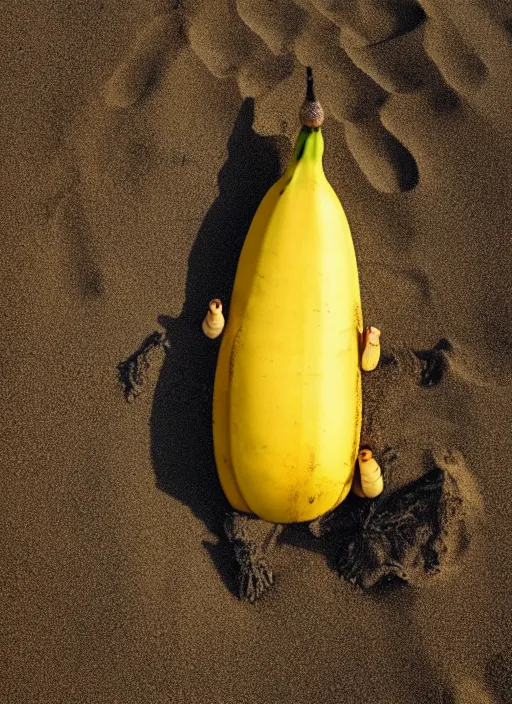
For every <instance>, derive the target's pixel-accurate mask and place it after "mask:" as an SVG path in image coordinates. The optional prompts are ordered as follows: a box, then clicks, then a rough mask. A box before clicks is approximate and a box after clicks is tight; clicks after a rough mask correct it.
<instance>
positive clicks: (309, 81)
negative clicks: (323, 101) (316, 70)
mask: <svg viewBox="0 0 512 704" xmlns="http://www.w3.org/2000/svg"><path fill="white" fill-rule="evenodd" d="M299 117H300V121H301V123H302V125H303V126H304V127H309V128H311V129H313V128H318V127H320V125H321V124H322V123H323V121H324V111H323V108H322V106H321V105H320V103H319V102H318V101H317V100H316V99H315V93H314V90H313V70H312V68H311V66H307V67H306V100H305V101H304V102H303V103H302V107H301V109H300V112H299Z"/></svg>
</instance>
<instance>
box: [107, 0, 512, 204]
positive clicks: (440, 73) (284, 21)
mask: <svg viewBox="0 0 512 704" xmlns="http://www.w3.org/2000/svg"><path fill="white" fill-rule="evenodd" d="M181 5H182V3H180V2H178V1H177V0H175V1H174V2H173V3H170V4H169V5H167V12H165V13H161V14H157V15H156V16H155V17H154V18H153V19H152V20H151V21H150V22H149V23H148V25H147V26H146V27H145V28H144V29H143V30H142V32H141V34H140V35H139V36H138V37H137V38H136V39H135V42H134V44H133V46H132V48H131V50H130V51H129V54H128V56H127V57H126V58H125V60H124V61H123V62H122V63H121V65H120V66H118V68H117V69H116V70H115V71H114V73H113V75H112V77H111V78H110V80H109V81H108V83H107V86H106V89H105V101H106V102H107V104H108V105H109V106H111V107H114V108H129V107H131V106H133V105H135V104H136V103H138V102H140V101H141V100H143V99H144V98H145V97H147V96H148V95H149V94H150V93H151V91H152V90H153V89H154V88H155V87H156V86H157V85H158V82H159V79H160V77H161V76H162V73H163V72H164V71H165V67H166V65H168V63H169V62H170V61H171V60H172V57H173V55H175V54H177V53H178V52H179V51H180V50H181V49H182V48H183V47H184V46H185V45H188V47H189V48H190V49H191V50H192V51H193V52H194V54H195V55H196V56H197V57H198V58H199V60H200V61H201V62H202V63H203V65H204V66H205V67H206V68H207V69H208V71H209V72H210V73H211V74H213V76H214V77H215V78H217V79H232V80H235V81H236V82H237V84H238V88H239V90H240V93H241V94H242V96H243V97H254V98H256V114H255V127H256V129H257V130H258V131H261V132H262V133H265V134H267V135H269V134H271V133H272V134H278V133H279V134H286V136H288V137H292V133H293V130H294V127H295V124H296V119H294V118H295V116H294V114H291V113H290V115H288V114H284V113H282V114H281V115H280V116H279V117H278V116H277V115H276V112H277V111H276V110H275V105H276V104H280V105H283V106H294V105H296V102H297V94H300V92H301V90H302V89H303V83H304V80H303V79H304V76H303V67H304V66H305V65H308V64H311V65H313V66H314V69H315V74H316V80H317V85H318V87H319V92H320V93H321V95H322V103H323V104H324V107H325V108H326V112H327V114H330V115H331V116H332V117H334V118H335V119H336V120H338V121H339V122H342V123H343V125H344V129H345V135H346V140H347V145H348V148H349V149H350V151H351V153H352V155H353V157H354V159H355V160H356V162H357V163H358V165H359V167H360V168H361V170H362V171H363V173H364V174H365V176H366V177H367V178H368V180H369V181H370V183H371V184H372V185H373V186H374V187H375V188H376V189H377V190H380V191H383V192H386V193H392V192H404V191H409V190H411V189H412V188H414V187H415V186H416V185H417V183H418V181H419V173H418V167H417V164H416V160H415V158H414V155H413V154H411V153H410V151H409V150H408V149H407V148H406V146H405V145H404V144H402V143H401V142H400V140H399V139H398V138H397V137H396V136H395V135H394V134H393V133H392V131H393V130H392V128H391V127H389V126H388V128H386V126H385V125H384V124H383V122H385V120H383V117H382V115H383V110H382V108H383V106H384V103H386V111H389V108H390V106H391V107H392V106H393V105H394V103H395V101H396V105H397V106H398V109H400V108H401V106H402V105H403V104H404V103H403V100H404V98H407V97H409V99H410V100H411V101H416V103H418V104H417V106H416V110H415V114H419V115H421V114H422V113H425V114H427V113H428V114H430V115H431V116H433V117H434V120H435V118H436V116H438V117H439V118H441V113H443V114H444V117H443V119H444V118H446V116H447V114H449V113H451V112H456V111H457V109H458V108H459V107H460V106H461V105H462V104H466V106H470V107H471V108H472V109H473V110H474V111H475V112H477V113H478V114H479V115H480V116H481V117H482V118H483V119H484V120H486V121H488V122H489V123H490V124H491V125H492V126H493V127H494V128H496V129H497V130H500V131H501V132H502V133H503V134H505V135H507V136H508V135H512V121H511V120H510V115H511V114H512V110H511V109H510V108H512V94H511V93H510V91H509V90H508V86H509V85H510V82H511V79H512V52H511V47H510V34H511V31H512V20H511V18H510V10H508V11H507V2H506V0H500V1H499V2H494V3H493V4H492V8H491V5H490V3H489V4H488V6H485V5H484V4H483V3H480V2H474V1H471V2H460V1H459V0H457V2H453V3H450V5H449V6H448V5H447V4H446V3H444V2H441V0H420V2H417V1H416V0H343V1H341V0H281V2H280V3H279V8H278V9H276V8H277V6H276V4H275V3H269V2H266V1H265V0H236V3H232V2H229V0H219V2H217V3H212V2H210V1H209V0H196V1H195V2H193V3H190V4H189V3H187V4H186V7H181ZM183 5H185V4H184V3H183ZM233 6H235V7H236V13H234V12H233ZM507 12H508V14H507ZM280 98H283V100H280ZM287 109H288V108H286V107H284V110H285V111H286V110H287ZM434 124H435V123H434Z"/></svg>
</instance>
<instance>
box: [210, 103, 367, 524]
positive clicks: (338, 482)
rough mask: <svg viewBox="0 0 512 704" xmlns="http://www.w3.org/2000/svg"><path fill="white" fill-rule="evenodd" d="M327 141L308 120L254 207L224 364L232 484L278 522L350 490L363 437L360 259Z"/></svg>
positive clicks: (224, 466)
mask: <svg viewBox="0 0 512 704" xmlns="http://www.w3.org/2000/svg"><path fill="white" fill-rule="evenodd" d="M312 97H313V96H312V91H311V90H310V93H309V98H310V100H311V98H312ZM316 105H318V104H316ZM323 149H324V142H323V137H322V131H321V129H320V127H306V126H304V127H303V128H302V130H301V132H300V134H299V136H298V139H297V142H296V145H295V149H294V152H293V156H292V158H291V160H290V163H289V165H288V167H287V169H286V172H285V174H284V175H283V176H282V177H281V178H280V179H279V181H278V182H277V183H275V184H274V185H273V186H272V188H271V189H270V190H269V191H268V193H267V194H266V196H265V197H264V198H263V200H262V202H261V204H260V206H259V208H258V210H257V212H256V214H255V216H254V219H253V221H252V224H251V227H250V229H249V232H248V234H247V238H246V240H245V243H244V246H243V249H242V253H241V255H240V260H239V263H238V269H237V274H236V279H235V284H234V289H233V295H232V299H231V305H230V310H229V319H228V322H227V325H226V328H225V332H224V338H223V340H222V343H221V348H220V352H219V358H218V362H217V369H216V374H215V387H214V399H213V437H214V448H215V460H216V464H217V470H218V473H219V478H220V482H221V484H222V487H223V490H224V492H225V494H226V496H227V498H228V500H229V502H230V503H231V505H232V506H233V507H234V508H235V509H237V510H239V511H245V512H248V513H254V514H256V515H257V516H259V517H260V518H263V519H265V520H267V521H273V522H276V523H293V522H298V521H308V520H312V519H314V518H317V517H318V516H320V515H322V514H324V513H325V512H326V511H329V510H330V509H332V508H334V507H335V506H337V505H338V504H339V503H340V502H341V501H343V499H344V498H345V497H346V495H347V494H348V492H349V490H350V487H351V483H352V478H353V474H354V467H355V462H356V458H357V452H358V449H359V436H360V427H361V375H360V366H359V352H360V350H359V347H360V340H361V334H362V330H363V323H362V314H361V301H360V294H359V281H358V273H357V264H356V257H355V252H354V245H353V242H352V237H351V234H350V229H349V225H348V222H347V218H346V216H345V213H344V211H343V208H342V206H341V204H340V202H339V200H338V197H337V196H336V194H335V192H334V190H333V189H332V187H331V185H330V184H329V182H328V181H327V179H326V177H325V174H324V171H323V167H322V154H323Z"/></svg>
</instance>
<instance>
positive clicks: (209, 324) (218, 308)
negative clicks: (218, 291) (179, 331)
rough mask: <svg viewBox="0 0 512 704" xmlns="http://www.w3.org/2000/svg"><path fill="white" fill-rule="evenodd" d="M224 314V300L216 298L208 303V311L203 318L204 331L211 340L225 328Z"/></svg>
mask: <svg viewBox="0 0 512 704" xmlns="http://www.w3.org/2000/svg"><path fill="white" fill-rule="evenodd" d="M224 324H225V321H224V316H223V315H222V301H221V300H220V298H214V299H213V301H210V303H209V304H208V313H207V314H206V316H205V318H204V320H203V325H202V328H203V332H204V334H205V335H206V336H207V337H209V338H210V339H211V340H214V339H215V338H216V337H219V335H220V334H221V333H222V331H223V330H224Z"/></svg>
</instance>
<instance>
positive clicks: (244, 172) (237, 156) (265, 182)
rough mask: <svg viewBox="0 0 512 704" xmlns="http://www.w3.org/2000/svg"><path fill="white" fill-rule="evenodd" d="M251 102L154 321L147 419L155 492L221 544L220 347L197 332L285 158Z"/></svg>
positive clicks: (222, 559)
mask: <svg viewBox="0 0 512 704" xmlns="http://www.w3.org/2000/svg"><path fill="white" fill-rule="evenodd" d="M253 118H254V100H253V99H246V100H245V101H244V102H243V104H242V106H241V108H240V112H239V114H238V117H237V120H236V122H235V125H234V128H233V132H232V134H231V137H230V139H229V142H228V158H227V161H226V162H225V164H224V165H223V167H222V169H221V171H220V173H219V179H218V184H219V195H218V197H217V199H216V200H215V202H214V203H213V205H212V206H211V208H210V210H209V211H208V213H207V215H206V217H205V219H204V222H203V224H202V226H201V228H200V230H199V232H198V235H197V239H196V241H195V243H194V245H193V247H192V250H191V253H190V258H189V269H188V276H187V283H186V293H185V302H184V306H183V311H182V313H181V315H180V316H179V317H178V318H170V317H164V316H162V317H160V318H159V323H160V324H161V325H162V326H163V327H164V328H165V329H166V332H167V339H168V345H169V346H168V351H167V354H166V358H165V361H164V363H163V366H162V369H161V372H160V376H159V379H158V383H157V386H156V391H155V395H154V401H153V407H152V413H151V421H150V426H151V452H152V460H153V467H154V470H155V474H156V480H157V486H158V487H159V488H160V489H161V490H162V491H165V492H166V493H168V494H169V495H170V496H172V497H174V498H176V499H178V501H180V502H181V503H183V504H186V505H187V506H189V507H190V509H191V510H192V511H193V513H194V515H195V516H196V517H197V518H199V519H200V520H201V521H203V522H204V524H205V525H206V526H207V528H208V529H209V530H210V531H212V532H213V533H215V534H217V535H219V536H221V535H222V536H223V532H222V525H223V520H224V517H225V513H226V511H227V510H229V504H228V503H227V500H226V499H225V497H224V494H223V492H222V489H221V487H220V483H219V480H218V477H217V473H216V469H215V463H214V456H213V441H212V430H211V408H212V397H213V381H214V375H215V365H216V360H217V355H218V351H219V347H220V339H221V338H219V339H218V340H209V339H208V338H206V337H205V336H204V334H203V333H202V330H201V321H202V319H203V317H204V315H205V313H206V310H207V306H208V302H209V300H210V299H212V298H216V297H220V298H221V299H222V301H223V304H224V310H225V312H226V314H228V313H229V310H228V309H229V300H230V296H231V291H232V288H233V283H234V279H235V274H236V267H237V263H238V258H239V255H240V251H241V249H242V245H243V242H244V239H245V237H246V234H247V231H248V229H249V226H250V224H251V221H252V218H253V216H254V213H255V212H256V209H257V207H258V205H259V204H260V202H261V200H262V198H263V196H264V195H265V193H266V192H267V191H268V189H269V188H270V186H271V185H272V184H273V183H274V182H275V181H276V180H277V179H278V178H279V177H280V175H281V166H280V159H279V154H280V153H281V154H284V157H285V158H286V156H288V153H289V152H290V145H289V143H288V141H287V140H286V139H284V138H271V137H262V136H260V135H258V134H257V133H256V132H254V130H253V129H252V124H253ZM204 545H205V547H206V548H207V549H208V551H209V553H210V555H211V558H212V560H213V562H214V564H215V565H216V567H217V569H218V570H219V572H220V574H221V576H222V578H223V579H224V581H225V582H226V583H227V585H228V586H229V588H230V589H232V588H234V587H233V581H234V571H235V570H234V567H233V568H232V566H231V559H232V558H231V551H230V549H229V547H228V545H227V542H226V545H225V546H224V545H223V544H222V542H221V543H220V544H219V545H218V546H217V545H215V544H214V543H209V542H205V543H204Z"/></svg>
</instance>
